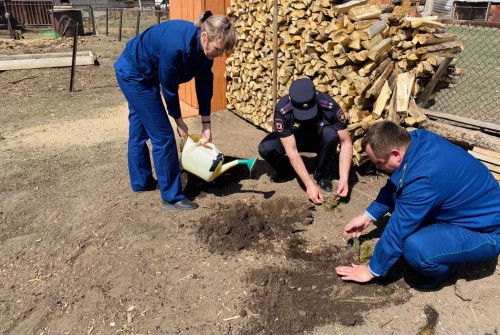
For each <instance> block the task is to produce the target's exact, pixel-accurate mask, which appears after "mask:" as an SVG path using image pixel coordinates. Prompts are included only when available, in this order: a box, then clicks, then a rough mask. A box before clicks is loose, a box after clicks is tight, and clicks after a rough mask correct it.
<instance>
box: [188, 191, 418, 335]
mask: <svg viewBox="0 0 500 335" xmlns="http://www.w3.org/2000/svg"><path fill="white" fill-rule="evenodd" d="M313 214H314V207H312V206H309V205H307V204H304V203H303V202H300V201H296V200H295V199H293V198H288V197H277V198H275V199H271V200H269V201H264V202H262V203H260V204H258V203H257V204H255V203H251V202H250V203H244V202H238V203H234V204H230V205H228V204H224V205H219V207H218V208H217V209H215V210H214V211H213V212H212V213H210V214H209V215H207V216H205V217H204V218H202V219H201V220H200V222H199V225H198V228H197V231H196V234H197V238H198V240H199V241H200V242H201V243H203V244H205V245H207V247H208V249H209V250H210V251H211V252H215V253H220V254H234V253H236V252H238V251H241V250H243V249H252V250H255V251H258V252H260V253H267V254H271V255H278V256H280V258H281V259H283V258H284V259H286V260H287V261H286V262H285V264H283V265H279V266H272V265H269V266H266V267H264V268H262V269H254V270H249V271H248V272H247V274H246V276H245V279H244V280H245V281H246V285H247V286H249V291H250V299H248V302H247V304H246V305H245V306H243V307H242V311H241V315H244V316H246V315H248V314H249V315H250V316H252V315H259V318H258V320H259V321H258V322H253V321H250V320H249V321H248V322H247V324H246V326H245V327H244V329H243V330H242V332H241V334H259V333H265V334H298V333H302V332H304V331H307V330H309V331H310V330H312V329H313V328H314V327H316V326H319V325H324V324H331V323H335V322H338V323H341V324H344V325H350V326H352V325H355V324H360V323H362V321H363V318H362V313H363V312H364V311H366V310H369V309H371V308H374V307H377V306H382V305H386V304H396V303H402V302H404V301H406V300H407V299H408V298H409V295H408V294H407V290H406V289H405V288H403V287H399V286H397V285H389V286H382V285H366V286H363V285H362V286H358V285H356V286H354V285H350V284H346V283H344V282H343V281H342V280H341V279H340V278H339V277H338V276H337V275H336V273H335V267H336V266H338V265H340V264H345V263H350V262H357V261H358V257H359V256H358V254H357V253H356V250H355V248H354V247H352V246H347V247H337V246H321V245H310V244H309V243H308V242H307V240H306V239H304V238H303V237H302V236H300V232H302V231H304V230H305V229H306V228H307V226H309V225H311V224H312V223H313V222H314V216H313ZM360 302H362V303H360Z"/></svg>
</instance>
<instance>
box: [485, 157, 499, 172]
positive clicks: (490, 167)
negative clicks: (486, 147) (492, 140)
mask: <svg viewBox="0 0 500 335" xmlns="http://www.w3.org/2000/svg"><path fill="white" fill-rule="evenodd" d="M481 163H483V164H484V165H486V167H487V168H488V170H490V171H491V172H496V173H500V166H498V165H495V164H490V163H487V162H484V161H482V160H481Z"/></svg>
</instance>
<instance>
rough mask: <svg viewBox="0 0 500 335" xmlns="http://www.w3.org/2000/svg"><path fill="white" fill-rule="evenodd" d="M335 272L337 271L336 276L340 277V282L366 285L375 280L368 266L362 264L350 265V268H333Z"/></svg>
mask: <svg viewBox="0 0 500 335" xmlns="http://www.w3.org/2000/svg"><path fill="white" fill-rule="evenodd" d="M335 271H337V274H338V275H339V276H341V277H342V280H352V281H355V282H358V283H366V282H368V281H370V280H372V279H373V278H375V276H374V275H373V274H372V273H371V271H370V269H369V268H368V266H366V265H363V264H361V265H356V264H352V266H337V267H336V268H335Z"/></svg>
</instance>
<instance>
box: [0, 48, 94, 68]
mask: <svg viewBox="0 0 500 335" xmlns="http://www.w3.org/2000/svg"><path fill="white" fill-rule="evenodd" d="M71 55H72V53H71V52H64V53H61V54H54V53H51V54H50V55H49V56H48V57H45V55H43V54H34V55H33V56H32V57H33V58H30V57H29V56H30V55H13V56H12V58H13V59H8V58H9V56H6V55H4V56H2V57H1V58H0V71H6V70H24V69H39V68H48V67H66V66H71V64H72V56H71ZM25 56H28V57H25ZM94 62H95V57H94V55H93V54H92V52H90V51H84V52H83V51H82V52H78V53H77V55H76V63H75V64H76V65H94Z"/></svg>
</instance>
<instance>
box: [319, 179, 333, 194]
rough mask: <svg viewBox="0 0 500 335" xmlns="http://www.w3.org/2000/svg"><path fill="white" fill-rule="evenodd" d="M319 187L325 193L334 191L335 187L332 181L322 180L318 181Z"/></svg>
mask: <svg viewBox="0 0 500 335" xmlns="http://www.w3.org/2000/svg"><path fill="white" fill-rule="evenodd" d="M318 186H319V187H320V188H321V189H322V190H323V191H325V192H331V191H333V185H332V181H331V180H330V179H325V178H322V179H320V180H318Z"/></svg>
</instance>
